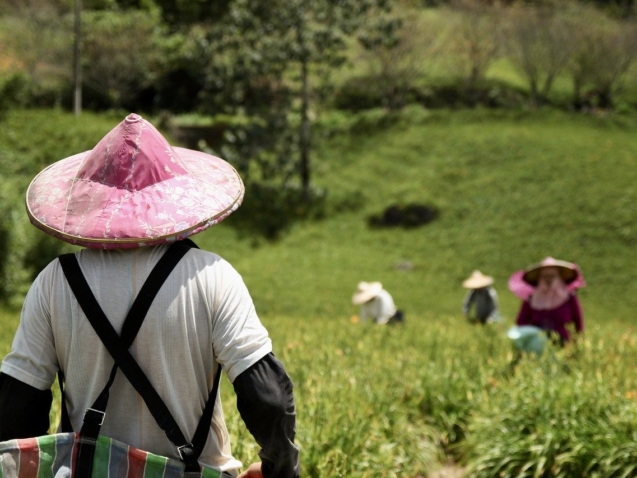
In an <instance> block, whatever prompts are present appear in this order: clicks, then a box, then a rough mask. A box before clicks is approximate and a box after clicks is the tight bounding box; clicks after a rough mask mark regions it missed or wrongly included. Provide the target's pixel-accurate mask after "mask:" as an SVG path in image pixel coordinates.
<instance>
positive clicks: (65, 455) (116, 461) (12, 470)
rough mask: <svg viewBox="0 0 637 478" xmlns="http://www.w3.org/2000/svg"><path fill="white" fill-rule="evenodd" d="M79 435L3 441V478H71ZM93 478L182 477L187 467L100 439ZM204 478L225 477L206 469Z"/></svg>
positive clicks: (0, 458) (0, 471) (0, 464)
mask: <svg viewBox="0 0 637 478" xmlns="http://www.w3.org/2000/svg"><path fill="white" fill-rule="evenodd" d="M78 439H79V434H75V433H58V434H56V435H47V436H42V437H38V438H25V439H22V440H9V441H5V442H0V477H1V478H71V477H72V475H73V471H72V464H73V458H74V452H75V450H76V445H77V442H78ZM93 463H94V464H93V478H180V477H183V476H184V464H183V463H182V462H181V461H179V460H174V459H172V458H166V457H164V456H158V455H153V454H152V453H149V452H146V451H143V450H139V449H137V448H134V447H132V446H128V445H126V444H124V443H122V442H119V441H117V440H113V439H112V438H108V437H105V436H100V437H99V438H98V440H97V447H96V451H95V458H94V462H93ZM201 472H202V473H201V476H202V478H221V473H220V472H219V471H218V470H213V469H212V468H207V467H203V468H202V470H201Z"/></svg>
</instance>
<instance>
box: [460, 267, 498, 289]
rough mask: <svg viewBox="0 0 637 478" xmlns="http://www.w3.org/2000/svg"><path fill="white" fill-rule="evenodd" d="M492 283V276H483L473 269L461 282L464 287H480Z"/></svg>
mask: <svg viewBox="0 0 637 478" xmlns="http://www.w3.org/2000/svg"><path fill="white" fill-rule="evenodd" d="M491 284H493V277H491V276H485V275H484V274H483V273H482V272H480V271H473V273H472V274H471V276H470V277H469V278H468V279H467V280H465V281H464V282H463V283H462V287H464V288H465V289H482V288H483V287H487V286H490V285H491Z"/></svg>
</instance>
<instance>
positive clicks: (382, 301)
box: [361, 289, 396, 324]
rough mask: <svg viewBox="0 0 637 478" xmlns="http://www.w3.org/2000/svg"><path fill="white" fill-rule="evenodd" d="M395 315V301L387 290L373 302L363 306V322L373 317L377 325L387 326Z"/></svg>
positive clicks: (379, 294)
mask: <svg viewBox="0 0 637 478" xmlns="http://www.w3.org/2000/svg"><path fill="white" fill-rule="evenodd" d="M395 313H396V306H395V305H394V299H392V296H391V295H390V294H389V292H387V291H386V290H385V289H383V290H381V291H380V292H379V293H378V295H377V296H376V297H374V298H373V299H372V300H370V301H369V302H365V303H364V304H363V305H361V321H365V320H367V318H368V317H371V318H372V319H373V320H374V321H376V323H377V324H386V323H387V322H389V319H391V318H392V317H393V316H394V314H395Z"/></svg>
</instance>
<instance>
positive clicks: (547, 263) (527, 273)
mask: <svg viewBox="0 0 637 478" xmlns="http://www.w3.org/2000/svg"><path fill="white" fill-rule="evenodd" d="M544 267H556V268H557V270H558V271H559V272H560V277H562V280H564V282H565V283H566V288H567V289H568V290H569V291H571V292H573V291H575V290H577V289H580V288H582V287H586V281H585V280H584V275H583V274H582V270H581V269H580V267H579V266H578V265H577V264H575V263H574V262H566V261H560V260H557V259H553V258H552V257H547V258H546V259H544V260H543V261H542V262H539V263H537V264H533V265H532V266H529V267H527V268H526V269H522V270H519V271H516V272H514V273H513V274H512V275H511V277H510V278H509V284H508V285H509V290H511V292H513V293H514V294H515V295H517V296H518V297H519V298H521V299H522V300H526V299H528V298H529V297H530V296H531V295H532V294H533V292H534V291H535V287H536V286H537V283H538V280H539V276H540V270H541V269H542V268H544ZM573 274H575V277H574V278H573Z"/></svg>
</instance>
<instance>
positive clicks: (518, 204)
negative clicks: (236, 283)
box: [198, 110, 637, 323]
mask: <svg viewBox="0 0 637 478" xmlns="http://www.w3.org/2000/svg"><path fill="white" fill-rule="evenodd" d="M410 119H411V120H413V121H410ZM379 122H380V123H382V126H381V125H379V124H378V123H379ZM353 129H354V130H355V132H354V133H352V134H348V135H344V134H343V135H338V136H336V137H333V138H330V139H320V138H317V139H316V141H315V143H316V144H317V145H318V147H319V151H318V152H317V154H316V155H315V157H314V168H315V172H316V183H317V184H319V185H321V186H324V187H326V188H327V189H328V191H329V192H328V194H329V195H331V196H332V197H337V198H340V199H342V198H352V197H356V198H357V200H359V201H361V202H362V207H361V209H360V210H357V211H354V212H347V213H342V214H338V215H333V216H332V217H330V218H328V219H326V220H324V221H321V222H316V223H309V224H302V225H298V226H297V227H296V228H295V229H294V230H293V231H292V232H291V233H290V234H289V235H287V236H286V237H284V239H283V240H282V241H280V242H279V243H275V244H266V245H262V246H261V247H259V248H256V249H251V248H250V247H249V242H248V241H245V242H241V241H240V242H238V243H237V242H236V240H235V235H234V232H233V230H231V229H230V228H228V227H227V225H225V226H220V227H217V228H213V229H212V230H210V231H209V232H206V233H204V234H202V235H200V236H199V238H198V240H199V242H201V243H202V244H203V245H204V246H205V247H207V248H211V249H213V250H216V251H218V252H219V253H220V254H222V255H224V256H226V257H227V258H228V259H229V260H230V261H231V262H232V263H233V264H234V265H235V266H236V267H237V269H238V270H239V271H240V272H242V273H243V274H244V277H245V280H246V282H247V283H248V285H249V286H250V288H251V290H252V293H253V295H254V298H255V301H256V303H257V307H258V310H260V311H261V313H262V314H264V315H272V314H275V315H280V314H283V315H290V316H297V315H300V316H303V317H313V316H324V317H334V318H337V317H341V318H342V317H345V316H348V315H349V314H350V313H351V312H354V309H352V308H351V307H349V298H350V294H351V292H352V291H353V290H354V288H355V285H356V283H357V282H358V281H359V280H380V281H382V282H383V283H384V284H385V285H386V287H387V289H388V290H390V291H391V292H392V293H393V294H394V295H395V298H396V301H397V303H398V305H399V306H400V307H402V308H404V309H405V310H406V312H407V314H408V317H421V318H428V319H431V318H434V317H438V316H440V315H441V314H456V315H457V313H458V311H459V303H460V301H461V298H462V294H463V291H462V290H461V288H460V282H461V280H462V279H463V278H464V277H465V276H467V275H468V274H469V273H470V272H471V271H472V270H473V269H475V268H480V269H481V270H483V271H484V272H486V273H488V274H492V275H494V276H495V277H496V286H497V288H498V290H499V291H500V296H501V299H502V302H503V309H504V313H505V316H508V317H510V318H511V317H512V316H513V315H514V314H515V312H516V311H517V307H518V302H517V299H516V298H514V297H513V296H512V294H510V293H509V292H508V291H507V289H506V280H507V278H508V276H509V275H510V274H511V273H512V272H513V271H515V270H516V269H519V268H522V267H524V266H526V265H528V264H530V263H532V262H534V261H537V260H539V259H541V258H543V257H544V256H547V255H553V256H555V257H559V258H563V259H567V260H572V261H576V262H578V263H579V264H580V265H581V266H582V268H583V271H584V274H585V276H586V278H587V280H588V284H589V286H588V288H587V289H584V290H582V300H583V302H584V307H585V312H586V313H587V316H588V320H589V321H590V322H591V323H593V322H595V321H597V320H607V319H608V317H613V318H622V319H626V320H631V319H632V316H633V310H634V309H635V306H636V305H637V304H636V299H635V295H634V294H633V293H632V291H633V290H634V288H635V287H636V286H637V271H635V269H634V267H633V266H632V264H634V263H635V259H636V258H637V257H636V255H637V252H636V249H635V245H636V244H637V219H636V214H635V213H636V207H635V200H636V199H637V186H636V185H635V178H636V177H637V175H636V174H635V161H636V158H637V143H635V141H634V135H635V123H634V122H633V121H632V120H629V119H625V118H618V117H612V118H593V117H584V116H580V115H570V114H566V113H557V112H550V111H536V112H506V113H503V112H490V111H467V112H456V113H446V112H441V113H431V114H429V113H425V112H423V111H416V110H411V111H409V112H407V113H405V114H403V116H402V117H399V118H394V119H388V118H387V117H384V118H380V119H379V118H373V119H370V120H368V121H362V120H359V122H358V123H357V126H355V127H354V128H353ZM411 201H419V202H431V203H433V204H435V205H437V206H438V207H439V208H440V211H441V214H440V218H439V219H438V220H437V221H435V222H433V223H431V224H429V225H427V226H424V227H422V228H418V229H413V230H381V231H378V230H370V229H369V228H368V227H367V225H366V217H367V216H368V215H369V214H372V213H376V212H379V211H381V210H382V209H383V208H384V207H386V206H388V205H390V204H392V203H395V202H411ZM237 214H241V212H240V211H239V212H238V213H237ZM230 221H232V218H230V219H229V220H228V222H230ZM403 261H410V262H412V263H413V264H414V269H413V270H411V271H404V270H399V269H396V268H395V265H396V264H397V263H399V262H403Z"/></svg>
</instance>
